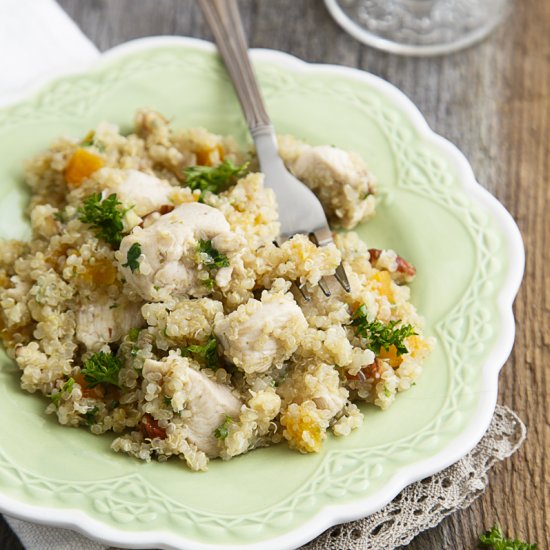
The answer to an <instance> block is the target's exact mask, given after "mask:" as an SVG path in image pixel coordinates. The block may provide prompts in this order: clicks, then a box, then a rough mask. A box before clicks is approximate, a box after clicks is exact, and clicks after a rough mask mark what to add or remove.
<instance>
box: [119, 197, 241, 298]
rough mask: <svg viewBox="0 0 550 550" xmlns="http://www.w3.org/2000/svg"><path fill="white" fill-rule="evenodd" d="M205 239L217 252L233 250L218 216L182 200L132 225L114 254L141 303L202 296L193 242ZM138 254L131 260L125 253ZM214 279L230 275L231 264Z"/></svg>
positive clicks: (203, 276)
mask: <svg viewBox="0 0 550 550" xmlns="http://www.w3.org/2000/svg"><path fill="white" fill-rule="evenodd" d="M200 240H202V241H204V240H207V241H211V244H212V247H213V249H215V251H217V252H220V253H222V254H226V253H228V252H233V251H234V250H235V247H236V246H239V245H238V241H237V240H236V239H235V236H234V235H233V234H232V233H231V231H230V227H229V224H228V223H227V220H226V219H225V217H224V215H223V214H222V213H221V212H220V211H219V210H217V209H216V208H212V207H211V206H207V205H206V204H200V203H185V204H182V205H180V206H178V207H177V208H176V209H174V210H173V211H172V212H170V213H168V214H165V215H164V216H161V217H160V218H158V219H157V220H156V221H154V222H153V223H152V224H151V225H149V226H147V227H145V228H141V227H136V228H134V229H133V231H132V233H130V235H127V236H126V237H124V239H122V242H121V243H120V250H119V251H118V252H117V254H116V257H117V260H118V264H119V269H120V271H121V274H122V275H123V276H124V277H125V279H126V281H127V282H128V284H129V286H130V287H131V288H132V289H133V290H134V291H135V292H137V293H138V294H139V295H140V296H141V297H142V298H144V299H145V300H147V301H153V302H157V301H162V300H164V299H170V298H173V297H181V296H188V295H190V296H194V297H201V296H205V295H206V294H208V293H209V292H210V289H209V288H208V286H207V285H205V280H206V281H207V280H208V278H209V276H210V272H209V270H205V269H202V267H203V266H202V264H201V260H200V255H199V254H198V246H199V241H200ZM132 247H133V251H135V250H136V249H137V251H138V252H139V257H138V258H137V259H135V262H134V263H133V264H131V263H130V262H129V258H130V257H131V255H130V256H129V251H130V249H132ZM223 269H226V271H224V272H222V275H223V276H220V277H218V278H216V282H217V283H218V285H219V286H221V285H224V284H227V282H228V281H229V280H230V279H231V272H230V271H229V273H228V272H227V270H231V267H226V268H223ZM219 271H222V270H221V269H220V270H219Z"/></svg>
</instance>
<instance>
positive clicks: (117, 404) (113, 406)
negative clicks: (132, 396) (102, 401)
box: [109, 399, 120, 409]
mask: <svg viewBox="0 0 550 550" xmlns="http://www.w3.org/2000/svg"><path fill="white" fill-rule="evenodd" d="M109 406H110V407H111V409H118V407H120V401H117V400H116V399H113V400H112V401H111V403H110V404H109Z"/></svg>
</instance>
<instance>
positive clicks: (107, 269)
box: [83, 258, 116, 287]
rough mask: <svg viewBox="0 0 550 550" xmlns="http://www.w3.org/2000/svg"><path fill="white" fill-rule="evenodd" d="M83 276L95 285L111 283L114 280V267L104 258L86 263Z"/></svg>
mask: <svg viewBox="0 0 550 550" xmlns="http://www.w3.org/2000/svg"><path fill="white" fill-rule="evenodd" d="M83 278H84V279H85V280H86V281H88V282H89V283H91V284H92V285H94V286H96V287H100V286H108V285H112V284H113V283H114V282H115V281H116V267H115V266H114V265H113V263H112V262H110V261H109V260H107V259H106V258H100V259H99V260H96V261H95V262H94V263H93V264H88V266H87V267H86V271H85V272H84V274H83Z"/></svg>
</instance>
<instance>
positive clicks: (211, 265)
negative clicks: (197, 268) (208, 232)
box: [197, 239, 229, 269]
mask: <svg viewBox="0 0 550 550" xmlns="http://www.w3.org/2000/svg"><path fill="white" fill-rule="evenodd" d="M197 261H198V262H199V263H201V264H203V265H205V266H206V268H207V269H219V268H221V267H228V266H229V260H228V258H227V256H226V255H225V254H222V253H221V252H219V251H218V250H217V249H215V248H214V247H213V246H212V241H211V240H204V239H200V240H199V244H198V245H197Z"/></svg>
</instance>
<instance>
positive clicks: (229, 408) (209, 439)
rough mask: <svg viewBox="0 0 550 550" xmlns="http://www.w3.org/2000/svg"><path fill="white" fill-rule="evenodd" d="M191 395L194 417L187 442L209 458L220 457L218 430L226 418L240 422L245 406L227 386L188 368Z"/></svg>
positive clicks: (188, 399) (188, 405)
mask: <svg viewBox="0 0 550 550" xmlns="http://www.w3.org/2000/svg"><path fill="white" fill-rule="evenodd" d="M188 376H189V382H190V384H189V394H188V398H187V408H188V410H189V411H190V412H191V418H190V419H189V422H188V423H187V427H188V428H189V436H188V439H189V441H190V442H191V443H194V444H195V445H196V446H197V448H198V449H200V450H201V451H202V452H204V453H206V454H207V455H208V456H209V457H210V458H212V457H214V456H218V455H219V449H218V440H217V439H216V437H215V436H214V432H215V430H216V428H218V427H219V426H220V425H221V424H223V423H224V421H225V419H226V417H228V416H229V417H231V418H233V419H237V418H238V416H239V412H240V410H241V406H242V403H241V401H239V400H238V399H237V398H236V397H235V396H234V395H233V394H232V393H231V391H230V390H229V389H228V387H227V386H223V385H221V384H218V383H217V382H213V381H212V380H210V378H208V377H207V376H206V375H205V374H203V373H202V372H199V371H196V370H195V369H193V368H191V367H188Z"/></svg>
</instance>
